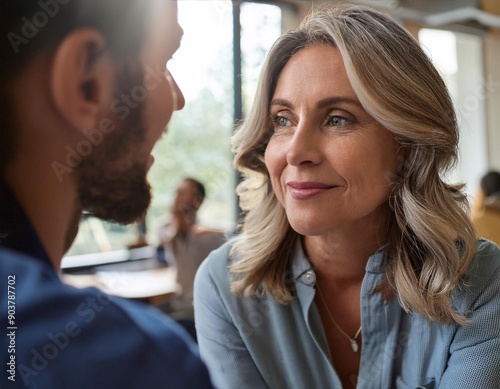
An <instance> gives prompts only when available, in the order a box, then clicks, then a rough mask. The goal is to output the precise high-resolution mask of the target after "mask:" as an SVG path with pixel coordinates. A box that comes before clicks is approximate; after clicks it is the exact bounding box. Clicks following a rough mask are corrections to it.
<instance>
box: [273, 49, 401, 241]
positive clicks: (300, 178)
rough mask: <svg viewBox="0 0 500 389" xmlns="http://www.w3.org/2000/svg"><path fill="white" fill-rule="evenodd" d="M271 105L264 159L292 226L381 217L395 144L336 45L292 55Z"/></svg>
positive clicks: (336, 227)
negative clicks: (363, 99)
mask: <svg viewBox="0 0 500 389" xmlns="http://www.w3.org/2000/svg"><path fill="white" fill-rule="evenodd" d="M269 110H270V115H271V118H272V122H273V128H274V133H273V135H272V137H271V140H270V141H269V144H268V146H267V149H266V153H265V163H266V166H267V169H268V170H269V174H270V177H271V182H272V186H273V189H274V191H275V193H276V196H277V198H278V200H279V201H280V203H281V204H282V206H283V207H284V208H285V211H286V214H287V217H288V220H289V222H290V224H291V226H292V228H293V229H294V230H295V231H297V232H298V233H300V234H302V235H324V234H329V233H335V232H348V231H359V229H363V226H366V223H367V222H369V223H370V224H373V223H375V225H376V224H377V223H381V224H383V223H384V222H385V221H386V219H387V215H388V212H389V208H388V205H387V200H388V196H389V192H390V187H391V180H392V177H394V175H395V174H396V172H397V170H398V165H399V163H398V144H397V142H396V141H395V139H394V137H393V135H392V133H391V132H389V131H388V130H386V129H385V128H384V127H382V125H381V124H379V123H378V122H376V121H375V120H374V119H373V118H372V117H371V116H370V115H368V113H367V112H366V111H365V110H364V109H363V107H362V106H361V104H360V102H359V100H358V98H357V97H356V95H355V93H354V91H353V89H352V87H351V85H350V83H349V80H348V78H347V74H346V70H345V67H344V63H343V61H342V57H341V55H340V52H339V51H338V50H337V49H336V48H334V47H330V46H326V45H314V46H309V47H306V48H304V49H302V50H300V51H299V52H298V53H296V54H295V55H294V56H293V57H292V58H291V59H290V61H289V62H288V63H287V64H286V66H285V67H284V69H283V71H282V72H281V74H280V76H279V78H278V83H277V86H276V90H275V92H274V95H273V96H272V101H271V104H270V107H269Z"/></svg>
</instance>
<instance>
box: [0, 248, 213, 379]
mask: <svg viewBox="0 0 500 389" xmlns="http://www.w3.org/2000/svg"><path fill="white" fill-rule="evenodd" d="M0 257H1V259H2V261H1V264H0V266H1V268H2V274H3V271H4V270H5V271H6V274H9V275H12V276H15V288H16V289H15V296H16V314H15V320H16V322H18V323H19V325H18V330H17V335H18V336H17V338H16V358H17V359H16V360H17V366H18V371H20V373H19V374H20V377H19V378H20V381H21V380H23V381H25V382H27V383H29V382H37V383H39V384H43V383H47V382H58V383H59V384H61V385H63V383H69V384H76V383H77V382H78V379H81V380H85V382H88V383H89V385H91V384H93V383H95V384H96V385H100V387H106V385H107V387H110V386H109V385H111V386H113V387H124V388H132V387H134V388H135V387H141V383H142V384H144V385H145V386H147V385H149V384H151V385H156V386H158V384H159V382H160V380H161V381H162V382H163V384H164V385H165V386H166V387H179V388H187V387H192V385H191V384H195V385H199V387H211V386H210V381H209V378H208V372H207V371H206V368H205V367H204V365H203V364H202V362H201V360H200V359H199V355H198V351H197V348H196V346H195V344H194V343H193V342H192V341H191V339H190V338H189V335H187V334H186V333H185V332H184V330H182V329H181V328H180V327H179V326H178V325H177V324H176V323H175V322H173V321H172V320H171V319H170V318H168V317H167V316H166V315H164V314H163V313H161V312H159V311H158V310H156V309H154V308H152V307H150V306H147V305H145V304H141V303H137V302H133V301H128V300H125V299H122V298H119V297H113V296H110V295H108V294H106V293H104V292H102V291H100V290H98V289H96V288H84V289H78V288H74V287H72V286H69V285H66V284H64V283H62V282H61V281H60V280H59V278H58V277H57V274H56V273H55V272H54V271H53V269H51V268H50V267H49V266H44V264H43V263H39V261H37V259H36V258H30V257H26V256H24V255H22V254H19V253H16V252H12V251H10V250H7V251H6V250H1V251H0ZM4 259H8V261H5V260H4ZM4 298H6V297H5V296H4V295H3V294H2V296H1V298H0V300H2V302H3V300H4ZM117 362H119V363H117ZM42 365H43V366H44V368H43V370H40V369H39V367H40V366H42ZM21 366H22V369H21V370H19V368H20V367H21ZM82 366H85V369H83V368H82ZM87 369H88V370H87ZM97 371H100V372H101V373H99V374H98V375H96V376H95V377H94V376H93V374H91V373H89V372H97ZM61 372H64V373H61ZM78 377H79V378H78ZM84 377H86V378H84ZM54 380H55V381H54ZM61 387H63V386H61ZM66 387H70V386H66ZM88 387H90V386H88Z"/></svg>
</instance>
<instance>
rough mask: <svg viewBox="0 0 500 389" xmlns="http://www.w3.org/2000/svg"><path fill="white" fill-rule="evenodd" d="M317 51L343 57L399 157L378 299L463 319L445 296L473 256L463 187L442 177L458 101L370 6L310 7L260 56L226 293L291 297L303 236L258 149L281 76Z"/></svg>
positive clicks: (236, 146) (450, 161)
mask: <svg viewBox="0 0 500 389" xmlns="http://www.w3.org/2000/svg"><path fill="white" fill-rule="evenodd" d="M314 44H323V45H329V46H333V47H336V48H337V49H338V50H339V51H340V53H341V55H342V58H343V60H344V64H345V67H346V70H347V74H348V77H349V80H350V82H351V85H352V87H353V89H354V91H355V93H356V95H357V96H358V98H359V101H360V102H361V104H362V105H363V107H364V109H365V110H366V111H367V112H368V113H369V114H370V115H371V116H372V117H373V118H375V119H376V120H377V121H378V122H379V123H381V124H382V125H383V126H384V127H385V128H387V129H388V130H389V131H391V132H392V133H393V134H394V137H395V139H396V140H397V141H398V142H399V143H400V145H401V147H403V148H404V149H405V161H404V163H403V166H402V170H401V171H400V173H399V174H398V175H397V176H396V177H394V179H393V186H392V191H391V195H390V198H389V204H390V206H391V210H392V212H391V213H392V215H391V223H390V227H389V235H388V242H389V244H388V246H387V250H386V253H387V257H386V258H387V271H386V274H385V277H384V280H383V281H382V282H381V283H380V284H379V285H378V286H377V288H376V289H375V290H374V292H379V293H381V294H382V296H383V298H384V299H385V300H390V299H392V298H394V297H397V298H399V300H400V302H401V305H402V307H403V308H404V309H405V310H406V311H408V312H409V311H416V312H419V313H420V314H422V315H423V316H424V317H426V318H427V319H429V320H431V321H437V322H440V323H444V324H448V323H457V324H460V325H463V324H465V323H467V318H466V317H465V316H464V314H462V313H459V312H457V311H456V310H455V309H454V308H453V306H452V303H451V294H452V291H453V289H454V288H455V287H457V285H458V284H459V283H460V280H461V278H462V276H463V275H464V273H465V271H466V269H467V268H468V266H469V264H470V262H471V260H472V258H473V256H474V253H475V249H476V237H475V232H474V228H473V226H472V224H471V222H470V218H469V216H468V202H467V199H466V196H465V195H464V194H463V193H462V192H461V189H462V185H450V184H448V183H446V182H445V181H443V175H444V174H445V173H446V172H447V171H448V170H449V169H450V168H451V167H452V166H453V165H454V164H455V163H456V159H457V145H458V128H457V121H456V116H455V112H454V108H453V104H452V101H451V99H450V96H449V94H448V91H447V88H446V86H445V84H444V82H443V80H442V78H441V77H440V75H439V74H438V72H437V71H436V69H435V68H434V66H433V65H432V63H431V61H430V60H429V58H428V57H427V56H426V55H425V53H424V52H423V50H422V49H421V48H420V46H419V44H418V42H417V41H416V40H415V39H414V38H413V37H412V36H411V35H410V34H409V33H408V32H407V31H406V30H404V29H403V28H402V27H401V26H399V25H398V24H397V23H396V22H395V21H393V20H392V19H390V18H389V17H388V16H385V15H384V14H382V13H379V12H377V11H374V10H372V9H369V8H365V7H353V6H342V7H339V6H337V7H335V8H331V7H330V8H322V9H316V10H314V11H313V12H312V13H311V14H310V15H309V16H308V17H307V18H306V19H305V20H304V21H303V23H302V24H301V26H300V27H299V28H298V29H296V30H293V31H291V32H288V33H286V34H284V35H283V36H282V37H280V38H279V39H278V40H277V41H276V43H275V44H274V46H273V47H272V49H271V51H270V52H269V54H268V56H267V59H266V61H265V64H264V66H263V70H262V73H261V77H260V81H259V85H258V89H257V93H256V97H255V100H254V104H253V108H252V111H251V112H250V114H249V115H248V118H247V119H246V120H245V121H244V122H243V124H242V125H241V126H240V128H239V129H238V131H237V132H236V133H235V135H234V136H233V139H232V144H233V151H234V152H235V160H234V161H235V166H236V167H237V169H238V170H239V171H240V172H241V174H242V176H243V181H242V182H241V184H240V185H239V186H238V189H237V192H238V195H239V196H240V205H241V208H242V210H243V211H244V212H245V218H244V221H243V224H242V229H241V239H238V240H237V241H236V242H235V244H234V246H233V248H232V251H231V254H230V255H231V257H232V258H236V257H237V258H238V260H237V261H234V262H233V264H232V265H231V266H230V272H231V274H232V276H233V280H232V284H231V288H232V291H233V292H234V293H236V294H238V295H243V296H247V297H248V296H252V295H255V294H256V293H270V294H271V295H272V296H273V297H274V298H275V299H276V300H277V301H279V302H280V303H283V304H286V303H288V302H289V301H291V299H292V298H293V292H292V288H291V284H290V279H289V278H287V274H289V273H288V272H289V270H290V266H291V264H290V261H291V257H292V255H291V254H292V250H293V247H294V242H295V241H296V239H297V238H298V237H299V235H298V234H297V233H296V232H295V231H293V230H292V228H291V227H290V224H289V223H288V221H287V218H286V215H285V211H284V209H283V207H282V206H281V204H280V203H279V202H278V200H277V198H276V197H275V195H274V193H273V190H272V187H271V181H270V178H269V173H268V171H267V168H266V166H265V164H264V152H265V149H266V146H267V144H268V142H269V139H270V137H271V135H272V126H271V123H270V115H269V104H270V101H271V98H272V95H273V93H274V90H275V87H276V83H277V80H278V77H279V75H280V72H281V71H282V69H283V68H284V66H285V65H286V63H287V62H288V60H289V59H290V58H291V57H292V56H293V55H294V54H295V53H296V52H298V51H299V50H301V49H303V48H304V47H306V46H309V45H314ZM332 76H333V75H332ZM297 82H300V80H297Z"/></svg>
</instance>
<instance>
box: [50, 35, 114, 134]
mask: <svg viewBox="0 0 500 389" xmlns="http://www.w3.org/2000/svg"><path fill="white" fill-rule="evenodd" d="M105 43H106V42H105V39H104V37H103V35H102V34H101V33H99V32H98V31H96V30H93V29H90V28H84V29H79V30H76V31H74V32H72V33H71V34H69V35H68V36H66V37H65V38H64V40H63V41H62V43H61V44H60V45H59V46H58V47H57V49H56V52H55V54H54V60H53V64H52V67H51V72H50V92H51V96H52V98H53V100H54V104H55V108H56V110H57V111H58V113H59V114H60V116H61V117H62V119H63V120H65V121H66V122H67V123H68V124H69V125H70V126H71V127H73V128H76V129H78V130H80V131H81V130H84V129H90V128H94V127H95V126H96V123H97V120H98V117H99V116H98V115H99V113H102V112H103V111H109V109H110V105H111V100H112V98H113V96H114V93H113V92H114V87H115V83H114V80H115V73H114V70H115V68H114V66H113V63H112V61H111V59H110V57H109V55H108V54H107V52H106V46H105Z"/></svg>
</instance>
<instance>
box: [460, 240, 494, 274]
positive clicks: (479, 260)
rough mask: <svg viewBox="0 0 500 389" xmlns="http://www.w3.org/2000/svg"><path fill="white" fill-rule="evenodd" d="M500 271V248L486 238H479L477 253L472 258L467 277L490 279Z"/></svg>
mask: <svg viewBox="0 0 500 389" xmlns="http://www.w3.org/2000/svg"><path fill="white" fill-rule="evenodd" d="M499 271H500V248H499V247H498V246H497V245H496V244H495V243H493V242H491V241H489V240H486V239H478V240H477V247H476V255H475V256H474V259H473V260H472V263H471V265H470V266H469V269H468V270H467V273H466V277H468V278H479V279H489V278H491V277H492V276H493V275H494V274H495V273H498V272H499Z"/></svg>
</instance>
